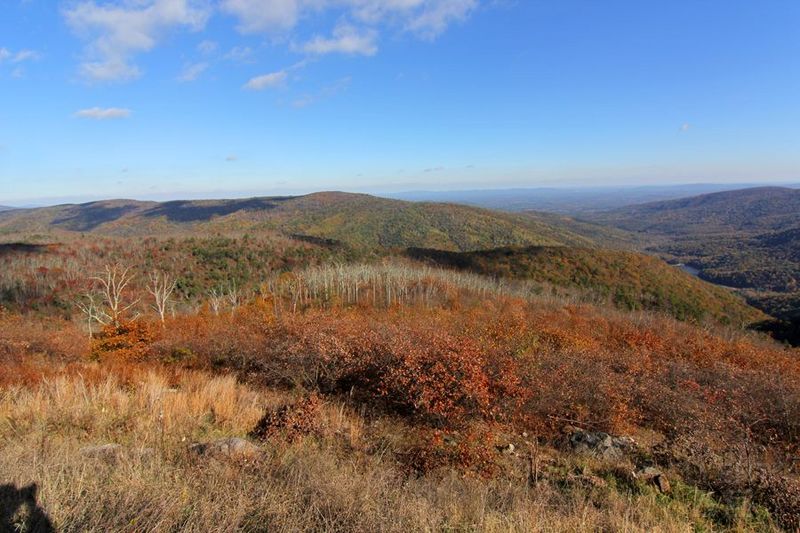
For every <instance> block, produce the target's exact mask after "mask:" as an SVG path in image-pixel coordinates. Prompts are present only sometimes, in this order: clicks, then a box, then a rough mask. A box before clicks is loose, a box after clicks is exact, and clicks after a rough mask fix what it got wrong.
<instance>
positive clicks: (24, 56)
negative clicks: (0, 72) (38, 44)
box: [11, 50, 42, 63]
mask: <svg viewBox="0 0 800 533" xmlns="http://www.w3.org/2000/svg"><path fill="white" fill-rule="evenodd" d="M40 57H42V56H41V54H39V52H36V51H35V50H20V51H19V52H17V53H16V54H14V58H13V59H12V60H11V61H12V63H21V62H22V61H34V60H36V59H39V58H40Z"/></svg>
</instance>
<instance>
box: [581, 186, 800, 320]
mask: <svg viewBox="0 0 800 533" xmlns="http://www.w3.org/2000/svg"><path fill="white" fill-rule="evenodd" d="M798 213H800V190H796V189H789V188H781V187H760V188H753V189H743V190H739V191H728V192H720V193H714V194H705V195H701V196H695V197H691V198H684V199H680V200H671V201H668V202H655V203H649V204H644V205H638V206H630V207H626V208H622V209H615V210H613V211H609V212H606V213H597V214H594V215H591V216H590V219H591V220H592V221H593V222H596V223H603V224H608V225H610V226H613V227H616V228H618V229H622V230H625V231H630V232H633V234H634V235H636V236H637V238H638V241H639V243H640V246H641V247H642V248H643V249H644V250H646V251H648V252H654V253H657V254H659V255H660V256H661V257H663V258H664V259H667V260H669V261H675V262H681V263H686V264H690V265H691V266H693V267H695V268H697V269H698V270H699V276H700V277H701V278H703V279H705V280H707V281H711V282H713V283H717V284H720V285H726V286H729V287H736V288H739V289H746V290H747V296H748V300H749V301H750V302H751V303H752V304H753V305H756V306H757V307H760V308H761V309H763V310H765V311H767V312H768V313H770V314H772V315H774V316H777V317H779V318H791V317H795V316H797V311H798V309H797V308H796V307H795V306H794V305H791V302H797V301H800V217H798Z"/></svg>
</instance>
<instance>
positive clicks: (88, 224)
mask: <svg viewBox="0 0 800 533" xmlns="http://www.w3.org/2000/svg"><path fill="white" fill-rule="evenodd" d="M64 232H66V233H94V234H99V235H108V236H121V237H130V236H149V235H175V234H182V233H183V234H185V233H191V234H197V233H236V232H238V233H241V232H277V233H281V234H285V235H297V236H306V237H314V238H323V239H332V240H336V241H340V242H343V243H346V244H349V245H351V246H356V247H383V248H406V247H413V246H416V247H425V248H437V249H442V250H460V251H464V250H478V249H484V248H494V247H498V246H512V245H532V244H537V245H581V246H592V245H593V244H594V243H593V240H592V238H591V237H589V236H584V235H581V234H580V233H579V232H577V231H575V228H568V227H567V225H565V224H560V223H558V222H557V221H545V220H543V219H537V218H534V217H530V216H518V215H513V214H507V213H500V212H494V211H489V210H485V209H480V208H475V207H467V206H460V205H455V204H437V203H413V202H405V201H400V200H389V199H385V198H377V197H374V196H369V195H364V194H348V193H339V192H325V193H315V194H309V195H305V196H297V197H286V196H284V197H272V198H250V199H243V200H204V201H172V202H163V203H157V202H139V201H133V200H110V201H102V202H91V203H86V204H68V205H60V206H53V207H45V208H37V209H20V210H15V211H11V212H7V213H0V238H4V240H9V239H11V238H17V237H19V236H21V235H23V236H24V235H31V234H44V235H47V234H52V233H56V234H59V233H64Z"/></svg>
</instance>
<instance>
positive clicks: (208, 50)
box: [197, 39, 219, 55]
mask: <svg viewBox="0 0 800 533" xmlns="http://www.w3.org/2000/svg"><path fill="white" fill-rule="evenodd" d="M217 48H219V45H218V44H217V43H216V41H209V40H208V39H206V40H205V41H202V42H200V44H198V45H197V51H198V52H200V53H201V54H203V55H209V54H213V53H214V52H216V51H217Z"/></svg>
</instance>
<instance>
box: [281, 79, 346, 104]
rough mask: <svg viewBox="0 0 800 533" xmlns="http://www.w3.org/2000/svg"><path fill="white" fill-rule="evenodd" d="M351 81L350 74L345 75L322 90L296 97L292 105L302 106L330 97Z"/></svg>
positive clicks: (343, 88)
mask: <svg viewBox="0 0 800 533" xmlns="http://www.w3.org/2000/svg"><path fill="white" fill-rule="evenodd" d="M351 82H352V78H351V77H350V76H347V77H345V78H342V79H340V80H337V81H335V82H334V83H332V84H330V85H328V86H326V87H323V88H322V90H320V91H319V92H317V93H314V94H306V95H303V96H301V97H300V98H297V99H296V100H295V101H294V102H292V105H293V106H294V107H297V108H303V107H308V106H310V105H313V104H316V103H317V102H320V101H322V100H325V99H327V98H330V97H332V96H334V95H335V94H337V93H340V92H342V91H344V90H345V89H347V87H349V86H350V83H351Z"/></svg>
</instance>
